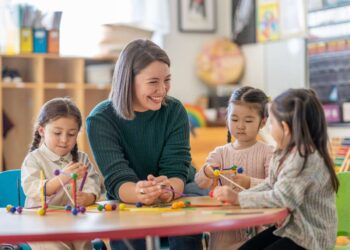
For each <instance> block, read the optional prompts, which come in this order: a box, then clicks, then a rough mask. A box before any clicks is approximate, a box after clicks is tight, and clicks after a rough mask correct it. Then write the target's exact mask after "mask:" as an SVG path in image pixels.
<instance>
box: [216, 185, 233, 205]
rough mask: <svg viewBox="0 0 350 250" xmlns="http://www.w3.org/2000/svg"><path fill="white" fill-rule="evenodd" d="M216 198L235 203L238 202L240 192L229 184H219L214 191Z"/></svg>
mask: <svg viewBox="0 0 350 250" xmlns="http://www.w3.org/2000/svg"><path fill="white" fill-rule="evenodd" d="M213 196H214V198H216V199H217V200H218V201H221V202H229V203H231V204H233V205H237V204H238V193H237V192H236V191H234V190H232V188H230V187H229V186H218V187H216V188H215V189H214V192H213Z"/></svg>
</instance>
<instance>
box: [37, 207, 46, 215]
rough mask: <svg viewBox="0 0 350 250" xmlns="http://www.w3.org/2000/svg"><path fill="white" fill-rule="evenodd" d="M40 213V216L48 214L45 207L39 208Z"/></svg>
mask: <svg viewBox="0 0 350 250" xmlns="http://www.w3.org/2000/svg"><path fill="white" fill-rule="evenodd" d="M37 213H38V215H40V216H44V215H45V214H46V210H45V209H43V208H39V209H38V211H37Z"/></svg>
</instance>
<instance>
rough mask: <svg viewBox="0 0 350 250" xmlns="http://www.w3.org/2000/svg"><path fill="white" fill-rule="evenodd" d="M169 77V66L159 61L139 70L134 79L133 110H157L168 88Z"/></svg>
mask: <svg viewBox="0 0 350 250" xmlns="http://www.w3.org/2000/svg"><path fill="white" fill-rule="evenodd" d="M170 77H171V75H170V68H169V66H168V65H167V64H166V63H163V62H160V61H154V62H152V63H151V64H149V65H148V66H147V67H146V68H144V69H143V70H141V71H140V73H138V74H137V75H136V76H135V79H134V89H133V94H134V101H133V105H134V111H136V112H145V111H148V110H159V109H160V108H161V105H162V102H163V100H164V98H165V97H166V95H167V93H168V91H169V89H170V80H171V79H170Z"/></svg>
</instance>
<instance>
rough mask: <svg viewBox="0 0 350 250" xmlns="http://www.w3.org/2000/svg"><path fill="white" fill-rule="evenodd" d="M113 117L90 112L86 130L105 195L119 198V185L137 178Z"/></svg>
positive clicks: (135, 180)
mask: <svg viewBox="0 0 350 250" xmlns="http://www.w3.org/2000/svg"><path fill="white" fill-rule="evenodd" d="M113 118H115V117H111V116H109V115H108V114H105V113H102V112H100V113H94V114H91V115H90V116H89V117H88V119H87V120H86V130H87V134H88V138H89V142H90V147H91V149H92V152H93V154H94V157H95V160H96V163H97V165H98V167H99V169H100V171H101V173H102V175H103V177H104V183H105V187H106V189H107V195H108V197H109V198H110V199H116V200H119V199H120V197H119V188H120V186H121V185H122V184H123V183H125V182H137V181H138V180H139V179H138V177H137V175H136V174H135V172H134V170H133V169H131V168H130V167H129V162H128V161H127V160H126V159H125V157H124V154H123V150H122V147H121V145H120V141H119V130H118V127H117V126H116V125H115V123H114V122H113V121H112V120H113Z"/></svg>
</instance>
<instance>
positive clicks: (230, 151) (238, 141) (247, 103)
mask: <svg viewBox="0 0 350 250" xmlns="http://www.w3.org/2000/svg"><path fill="white" fill-rule="evenodd" d="M267 103H268V97H267V96H266V95H265V93H264V92H262V91H261V90H259V89H255V88H252V87H241V88H238V89H236V90H235V91H234V92H233V93H232V95H231V98H230V100H229V104H228V107H227V127H228V138H227V141H228V143H227V144H225V145H223V146H220V147H217V148H216V149H215V150H214V151H212V152H211V153H210V154H209V156H208V158H207V161H206V164H205V165H204V166H203V168H202V169H201V170H200V171H199V172H198V173H197V174H196V178H195V181H196V183H197V184H198V186H199V187H200V188H209V187H210V186H211V185H212V184H213V181H214V179H215V178H216V177H215V176H214V175H213V171H212V168H213V167H218V168H220V169H224V168H229V167H231V166H233V165H236V166H239V167H243V171H244V174H243V175H240V177H239V178H238V177H237V176H236V175H235V173H233V172H231V171H226V172H224V173H223V174H224V175H225V176H226V177H228V178H230V179H232V180H233V181H235V182H237V183H238V184H242V185H243V186H251V187H252V186H255V185H257V184H259V183H260V182H262V181H263V180H264V179H265V178H266V177H267V174H268V166H269V162H270V158H271V156H272V153H273V148H272V146H269V145H266V144H265V143H263V142H260V141H257V139H256V138H257V135H258V133H259V131H260V129H261V128H263V127H264V125H265V123H266V118H267ZM231 136H233V137H234V138H235V141H234V142H231ZM220 181H221V184H222V185H227V186H231V185H232V184H230V183H229V182H228V181H226V180H225V179H223V178H221V179H220ZM231 187H232V188H234V186H231ZM247 239H248V235H247V230H246V229H241V230H234V231H226V232H213V233H211V235H210V242H209V249H237V248H238V247H239V246H240V245H242V244H243V243H244V242H245V241H246V240H247Z"/></svg>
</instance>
